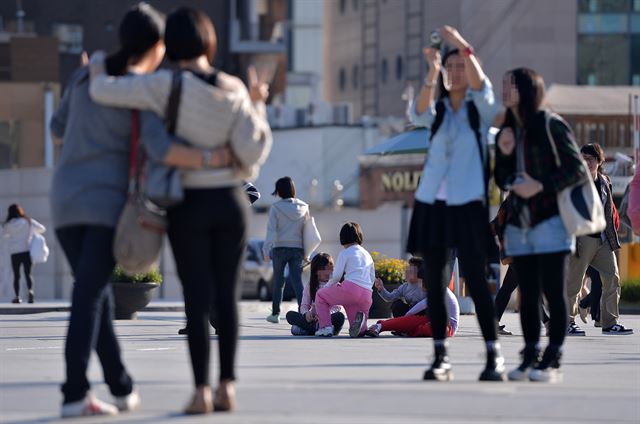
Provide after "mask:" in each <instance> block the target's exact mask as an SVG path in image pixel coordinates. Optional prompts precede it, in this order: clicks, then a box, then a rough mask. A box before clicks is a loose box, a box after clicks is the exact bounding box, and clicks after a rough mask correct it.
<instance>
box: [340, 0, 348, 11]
mask: <svg viewBox="0 0 640 424" xmlns="http://www.w3.org/2000/svg"><path fill="white" fill-rule="evenodd" d="M346 8H347V0H340V14H341V15H344V10H345V9H346Z"/></svg>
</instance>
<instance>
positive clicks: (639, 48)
mask: <svg viewBox="0 0 640 424" xmlns="http://www.w3.org/2000/svg"><path fill="white" fill-rule="evenodd" d="M631 84H633V85H640V34H633V35H632V36H631Z"/></svg>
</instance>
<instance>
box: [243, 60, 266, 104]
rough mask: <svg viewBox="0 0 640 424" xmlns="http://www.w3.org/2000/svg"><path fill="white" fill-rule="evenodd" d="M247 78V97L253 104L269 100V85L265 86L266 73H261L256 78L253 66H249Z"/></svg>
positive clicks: (256, 74)
mask: <svg viewBox="0 0 640 424" xmlns="http://www.w3.org/2000/svg"><path fill="white" fill-rule="evenodd" d="M247 76H248V78H249V97H251V101H253V102H264V101H266V100H267V98H269V84H267V73H266V72H261V73H260V76H258V72H257V71H256V67H255V66H249V69H248V70H247Z"/></svg>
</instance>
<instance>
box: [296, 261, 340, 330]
mask: <svg viewBox="0 0 640 424" xmlns="http://www.w3.org/2000/svg"><path fill="white" fill-rule="evenodd" d="M310 272H311V276H310V278H309V284H307V285H305V286H304V289H303V291H302V303H301V304H300V312H295V311H289V312H287V322H288V323H289V324H291V334H293V335H294V336H313V335H314V334H315V332H316V331H317V330H318V325H319V324H318V314H317V313H316V305H315V301H316V294H317V293H318V290H319V289H321V288H322V287H324V286H325V284H327V281H328V280H329V278H330V277H331V273H332V272H333V258H331V255H329V254H328V253H318V254H317V255H315V256H314V257H313V259H312V260H311V271H310ZM341 311H342V308H341V307H340V306H332V307H331V325H333V335H334V336H335V335H338V333H340V330H341V329H342V326H343V325H344V315H343V314H342V312H341Z"/></svg>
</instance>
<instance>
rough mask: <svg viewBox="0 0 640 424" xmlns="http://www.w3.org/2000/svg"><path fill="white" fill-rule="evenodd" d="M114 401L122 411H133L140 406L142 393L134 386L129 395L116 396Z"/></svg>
mask: <svg viewBox="0 0 640 424" xmlns="http://www.w3.org/2000/svg"><path fill="white" fill-rule="evenodd" d="M114 403H115V405H116V407H117V408H118V410H119V411H120V412H126V411H133V410H134V409H138V406H140V394H139V393H138V390H137V389H136V388H135V387H134V389H133V391H132V392H131V393H129V394H128V395H124V396H115V402H114Z"/></svg>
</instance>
